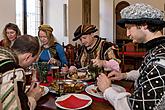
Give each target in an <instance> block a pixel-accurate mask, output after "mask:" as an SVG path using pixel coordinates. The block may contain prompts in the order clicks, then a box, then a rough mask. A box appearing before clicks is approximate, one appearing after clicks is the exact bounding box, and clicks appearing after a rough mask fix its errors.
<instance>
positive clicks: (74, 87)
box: [50, 80, 87, 93]
mask: <svg viewBox="0 0 165 110" xmlns="http://www.w3.org/2000/svg"><path fill="white" fill-rule="evenodd" d="M86 85H87V84H84V82H82V81H73V80H66V81H65V80H64V81H59V82H58V81H55V82H53V83H51V84H50V88H51V89H53V90H54V91H56V92H63V93H72V92H82V91H83V90H84V89H85V87H86Z"/></svg>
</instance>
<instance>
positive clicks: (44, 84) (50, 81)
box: [40, 76, 54, 86]
mask: <svg viewBox="0 0 165 110" xmlns="http://www.w3.org/2000/svg"><path fill="white" fill-rule="evenodd" d="M47 81H48V82H47V83H40V85H42V86H49V85H50V83H52V82H53V81H54V79H53V77H52V76H47Z"/></svg>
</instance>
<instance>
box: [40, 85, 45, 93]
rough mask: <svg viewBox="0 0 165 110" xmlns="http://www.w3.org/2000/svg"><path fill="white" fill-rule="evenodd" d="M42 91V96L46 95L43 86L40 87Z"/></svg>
mask: <svg viewBox="0 0 165 110" xmlns="http://www.w3.org/2000/svg"><path fill="white" fill-rule="evenodd" d="M40 89H41V92H42V94H45V90H44V87H43V86H40Z"/></svg>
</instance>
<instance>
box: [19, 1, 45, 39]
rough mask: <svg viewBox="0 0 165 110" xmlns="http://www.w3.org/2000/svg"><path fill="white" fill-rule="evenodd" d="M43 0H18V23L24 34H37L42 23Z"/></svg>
mask: <svg viewBox="0 0 165 110" xmlns="http://www.w3.org/2000/svg"><path fill="white" fill-rule="evenodd" d="M42 4H43V1H42V0H16V24H17V25H18V26H19V28H20V30H21V32H22V33H23V34H30V35H33V36H37V34H38V26H39V25H40V24H41V23H42V21H43V17H42V15H43V14H42V13H43V11H42V7H43V6H42Z"/></svg>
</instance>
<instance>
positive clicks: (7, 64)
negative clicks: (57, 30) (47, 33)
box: [0, 35, 43, 110]
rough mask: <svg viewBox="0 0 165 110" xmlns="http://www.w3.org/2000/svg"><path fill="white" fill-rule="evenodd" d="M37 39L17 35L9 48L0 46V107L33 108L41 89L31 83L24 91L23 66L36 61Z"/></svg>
mask: <svg viewBox="0 0 165 110" xmlns="http://www.w3.org/2000/svg"><path fill="white" fill-rule="evenodd" d="M39 50H40V48H39V42H38V40H37V39H36V38H35V37H33V36H30V35H22V36H19V37H18V38H17V39H16V40H15V42H14V44H13V45H12V47H11V50H9V49H5V48H3V47H0V105H1V106H0V107H1V108H0V109H1V110H34V109H35V107H36V102H37V101H38V100H39V99H40V97H41V96H42V93H43V91H42V90H41V88H40V87H39V85H38V84H36V83H35V84H32V86H31V88H30V90H29V92H27V93H25V83H26V82H25V81H26V80H25V71H24V68H26V67H28V66H30V65H31V64H32V63H33V62H35V61H36V59H37V57H38V53H39Z"/></svg>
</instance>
